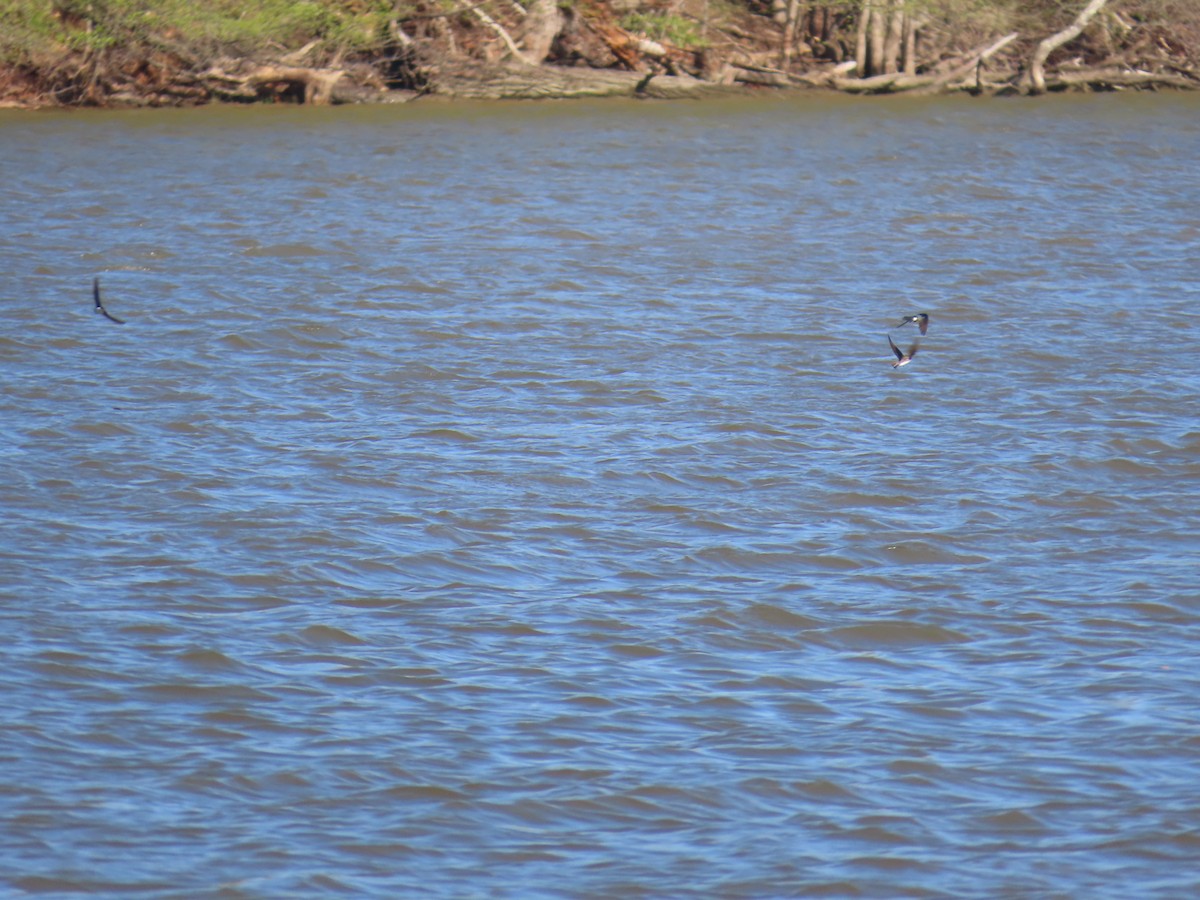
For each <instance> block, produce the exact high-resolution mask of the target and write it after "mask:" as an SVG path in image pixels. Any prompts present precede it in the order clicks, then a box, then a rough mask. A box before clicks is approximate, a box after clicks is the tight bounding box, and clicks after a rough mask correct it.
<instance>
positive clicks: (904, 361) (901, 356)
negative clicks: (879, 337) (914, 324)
mask: <svg viewBox="0 0 1200 900" xmlns="http://www.w3.org/2000/svg"><path fill="white" fill-rule="evenodd" d="M888 345H889V346H890V347H891V348H892V352H893V353H895V354H896V362H894V363H892V368H893V369H898V368H900V367H901V366H907V365H908V364H909V363H910V362H912V360H913V357H914V356H916V355H917V342H916V341H913V345H912V346H911V347H909V348H908V353H901V352H900V348H899V347H897V346H896V342H895V341H893V340H892V336H891V335H890V334H889V335H888Z"/></svg>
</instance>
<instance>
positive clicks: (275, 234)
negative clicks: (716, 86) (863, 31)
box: [0, 95, 1200, 898]
mask: <svg viewBox="0 0 1200 900" xmlns="http://www.w3.org/2000/svg"><path fill="white" fill-rule="evenodd" d="M1198 113H1200V105H1198V102H1197V100H1196V98H1193V97H1186V96H1148V95H1145V96H1136V97H1092V98H1078V97H1076V98H1061V97H1051V98H1046V99H1045V100H1044V101H1037V102H1033V101H1028V102H1027V101H1024V100H1022V101H1019V102H1017V101H1014V102H1011V103H1010V102H1003V101H988V102H970V101H964V100H945V99H939V100H937V101H912V100H895V101H889V102H873V101H872V102H864V101H862V100H855V101H848V100H845V99H830V98H811V99H809V98H800V99H796V100H794V101H788V102H763V103H761V104H760V103H754V104H746V103H740V104H733V103H731V104H726V103H701V104H691V103H686V104H685V103H680V104H671V105H662V104H654V103H644V104H642V103H639V104H624V103H596V104H590V103H575V104H563V105H558V104H545V105H538V104H526V105H509V104H496V105H492V106H479V107H476V106H469V105H462V106H459V105H446V106H437V105H429V106H422V105H421V103H417V104H412V105H409V106H404V107H401V108H388V109H336V110H326V111H315V110H296V109H280V110H262V109H255V110H243V109H236V110H217V109H206V110H198V111H190V112H179V111H157V112H153V113H148V112H142V113H131V114H112V113H104V114H102V113H88V114H72V115H41V114H39V115H28V114H14V113H4V114H2V115H0V165H2V167H3V171H4V173H5V177H4V179H3V182H2V183H0V198H2V202H0V248H2V251H3V256H4V260H5V266H4V271H3V273H0V302H2V303H3V306H4V313H5V323H6V324H5V326H4V328H3V330H2V331H0V417H2V418H0V421H3V423H4V426H5V427H4V429H3V433H2V434H0V471H3V474H4V477H3V478H2V479H0V615H2V617H3V625H4V632H5V641H4V642H3V645H2V649H0V654H2V657H0V658H2V659H3V663H4V664H3V666H2V667H0V686H2V690H3V695H4V697H5V703H4V713H3V722H4V728H3V730H2V731H0V760H3V766H2V767H0V772H2V773H3V774H0V828H2V829H3V831H2V834H3V845H4V850H2V851H0V859H2V861H3V863H4V864H3V865H2V866H0V883H3V884H4V886H5V890H7V891H10V892H12V893H14V895H23V894H29V895H39V894H41V895H54V896H73V895H77V894H89V895H93V896H95V895H101V896H104V895H107V896H113V897H130V896H139V897H163V898H184V897H187V898H199V897H230V898H233V897H273V896H279V897H282V896H379V897H399V896H430V897H455V898H457V897H522V898H535V897H546V898H552V897H637V896H647V897H649V896H661V897H715V896H722V897H782V896H865V897H896V896H905V897H968V896H974V897H996V896H1087V897H1113V898H1126V897H1130V896H1135V895H1136V896H1143V897H1149V896H1161V897H1182V896H1190V895H1192V894H1194V893H1195V892H1196V891H1197V890H1198V889H1200V875H1197V874H1196V866H1195V862H1194V861H1195V859H1196V858H1197V855H1198V854H1200V795H1198V793H1197V789H1196V784H1197V781H1198V778H1200V737H1198V736H1197V735H1198V732H1197V723H1198V722H1200V709H1198V704H1197V700H1196V698H1197V696H1200V681H1198V679H1197V674H1196V666H1195V664H1194V656H1195V646H1196V640H1197V637H1198V635H1200V578H1198V577H1197V562H1198V559H1200V552H1198V551H1200V512H1198V510H1200V503H1198V500H1200V481H1198V479H1200V423H1198V422H1197V413H1196V411H1197V409H1200V403H1198V393H1200V381H1198V379H1197V377H1196V375H1195V374H1194V371H1193V365H1192V364H1193V357H1194V349H1193V348H1194V346H1195V345H1196V343H1197V340H1198V339H1200V313H1198V312H1197V302H1198V301H1200V280H1198V276H1197V273H1198V272H1200V249H1198V248H1200V168H1198V167H1197V166H1196V160H1197V159H1198V158H1200V116H1198V115H1197V114H1198ZM96 275H99V277H100V278H101V284H102V286H103V290H104V300H105V304H106V306H107V307H108V309H109V311H110V312H112V313H113V314H115V315H116V316H118V317H120V318H123V319H125V320H126V321H127V324H126V325H123V326H118V325H114V324H112V323H110V322H107V321H105V320H104V319H103V318H101V317H99V316H95V315H93V313H92V309H91V296H90V285H91V279H92V277H93V276H96ZM918 311H928V312H929V313H930V315H931V326H930V329H929V333H928V335H927V336H925V337H924V338H923V339H922V341H921V345H920V350H919V352H918V354H917V356H916V358H915V359H914V361H913V362H912V364H911V365H908V366H905V367H904V368H903V369H899V370H893V368H892V367H891V366H890V365H889V362H890V361H892V359H893V357H892V356H891V354H890V351H889V349H888V346H887V341H886V338H885V334H887V333H888V332H889V328H891V327H893V326H895V324H896V322H897V321H898V320H899V318H900V316H901V315H906V314H908V313H912V312H918ZM891 333H892V334H893V336H894V337H895V339H896V341H897V343H899V344H901V345H902V346H904V347H905V348H907V347H908V346H909V343H910V342H911V341H912V340H914V339H915V338H916V337H917V336H918V335H917V333H916V331H915V329H914V328H913V327H912V326H905V327H904V328H899V329H895V330H893V331H892V332H891Z"/></svg>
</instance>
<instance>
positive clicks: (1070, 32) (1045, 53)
mask: <svg viewBox="0 0 1200 900" xmlns="http://www.w3.org/2000/svg"><path fill="white" fill-rule="evenodd" d="M1106 3H1108V0H1089V2H1088V5H1087V6H1085V7H1084V8H1083V9H1082V10H1081V11H1080V13H1079V15H1078V16H1076V17H1075V21H1074V22H1072V23H1071V24H1070V25H1068V26H1067V27H1066V28H1064V29H1063V30H1062V31H1060V32H1058V33H1057V34H1052V35H1050V37H1048V38H1046V39H1045V40H1044V41H1042V42H1041V43H1040V44H1038V45H1037V49H1036V50H1034V51H1033V58H1032V59H1030V61H1029V93H1031V94H1042V93H1045V91H1046V73H1045V66H1046V59H1047V58H1048V57H1049V56H1050V54H1051V53H1053V52H1054V51H1055V50H1057V49H1058V48H1059V47H1061V46H1062V45H1063V44H1065V43H1067V41H1071V40H1074V39H1075V38H1077V37H1079V33H1080V32H1081V31H1083V29H1085V28H1087V24H1088V22H1090V21H1091V20H1092V17H1093V16H1094V15H1096V13H1098V12H1100V10H1102V9H1103V8H1104V5H1105V4H1106Z"/></svg>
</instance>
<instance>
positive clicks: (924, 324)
mask: <svg viewBox="0 0 1200 900" xmlns="http://www.w3.org/2000/svg"><path fill="white" fill-rule="evenodd" d="M928 330H929V316H924V317H923V318H922V319H921V334H924V333H925V332H926V331H928Z"/></svg>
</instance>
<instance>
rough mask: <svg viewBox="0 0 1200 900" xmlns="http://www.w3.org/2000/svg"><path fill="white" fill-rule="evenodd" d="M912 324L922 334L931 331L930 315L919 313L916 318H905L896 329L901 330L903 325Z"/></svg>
mask: <svg viewBox="0 0 1200 900" xmlns="http://www.w3.org/2000/svg"><path fill="white" fill-rule="evenodd" d="M909 322H912V323H913V324H914V325H916V326H917V327H918V328H920V329H921V334H924V333H925V332H927V331H928V330H929V313H917V314H916V315H915V316H905V317H904V318H903V319H901V320H900V324H899V325H896V326H894V327H896V328H899V327H900V326H901V325H907V324H908V323H909Z"/></svg>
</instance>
